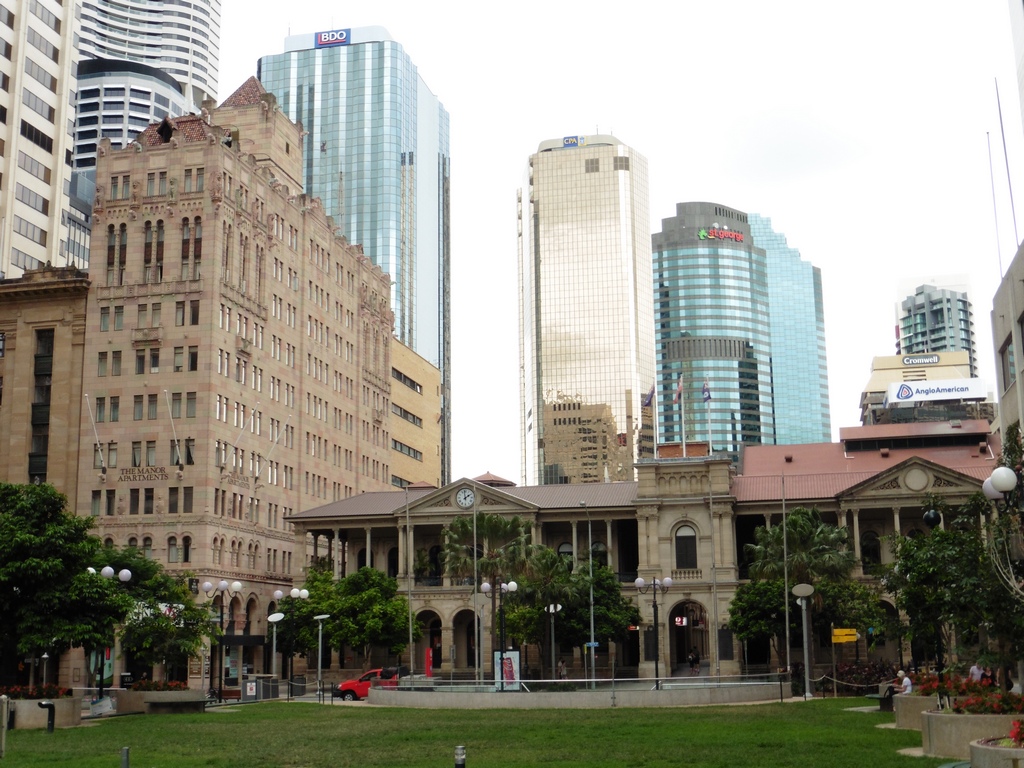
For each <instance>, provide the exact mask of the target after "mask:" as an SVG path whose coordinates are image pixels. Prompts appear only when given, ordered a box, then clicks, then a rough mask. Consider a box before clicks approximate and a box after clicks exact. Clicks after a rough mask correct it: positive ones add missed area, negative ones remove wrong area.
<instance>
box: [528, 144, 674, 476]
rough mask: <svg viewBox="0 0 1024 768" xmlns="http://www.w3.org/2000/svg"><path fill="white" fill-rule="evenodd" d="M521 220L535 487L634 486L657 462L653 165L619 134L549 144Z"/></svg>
mask: <svg viewBox="0 0 1024 768" xmlns="http://www.w3.org/2000/svg"><path fill="white" fill-rule="evenodd" d="M518 217H519V285H520V307H519V347H520V370H521V379H520V389H521V392H522V399H521V403H522V404H521V409H522V413H521V429H522V462H523V478H524V482H525V483H526V484H527V485H547V484H558V483H598V482H605V481H609V480H613V481H614V480H633V479H634V469H633V465H634V463H635V462H636V461H637V460H638V459H640V458H644V457H653V455H654V443H653V415H654V414H653V409H652V408H651V407H650V401H649V398H648V393H649V392H650V391H651V389H652V387H653V386H654V318H653V291H652V272H651V227H650V214H649V204H648V192H647V160H646V159H645V158H644V157H643V156H641V155H640V154H639V153H637V152H635V151H634V150H633V149H631V148H630V147H627V146H626V145H625V144H623V143H622V142H621V141H619V140H618V139H616V138H615V137H614V136H604V135H596V136H568V137H564V138H561V139H555V140H551V141H545V142H542V143H541V145H540V147H539V148H538V150H537V152H536V153H535V154H534V155H532V156H531V157H530V165H529V172H528V179H527V182H526V184H525V186H524V188H523V189H522V190H520V193H519V210H518Z"/></svg>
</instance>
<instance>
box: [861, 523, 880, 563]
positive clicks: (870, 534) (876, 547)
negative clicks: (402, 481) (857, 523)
mask: <svg viewBox="0 0 1024 768" xmlns="http://www.w3.org/2000/svg"><path fill="white" fill-rule="evenodd" d="M860 561H861V563H863V564H864V565H881V563H882V544H881V542H880V541H879V540H878V534H877V533H875V532H874V531H864V533H862V534H861V535H860Z"/></svg>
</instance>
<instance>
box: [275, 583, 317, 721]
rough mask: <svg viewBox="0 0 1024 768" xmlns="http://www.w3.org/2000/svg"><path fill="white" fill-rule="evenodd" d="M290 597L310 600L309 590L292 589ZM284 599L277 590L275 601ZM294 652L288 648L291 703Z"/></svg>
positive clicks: (287, 675)
mask: <svg viewBox="0 0 1024 768" xmlns="http://www.w3.org/2000/svg"><path fill="white" fill-rule="evenodd" d="M288 596H289V597H290V598H292V600H308V599H309V590H308V589H299V588H298V587H292V590H291V592H289V593H288ZM283 597H284V592H282V591H281V590H280V589H275V590H274V599H275V600H281V598H283ZM293 618H294V615H293ZM275 631H276V627H275ZM275 636H276V635H275ZM294 652H295V649H294V648H293V647H291V646H289V647H288V664H287V666H288V672H287V673H286V678H287V680H288V682H287V683H286V685H287V686H288V695H287V697H286V698H287V699H288V700H289V701H291V699H292V683H291V677H292V674H291V673H292V656H293V654H294ZM281 666H285V665H284V664H282V665H281Z"/></svg>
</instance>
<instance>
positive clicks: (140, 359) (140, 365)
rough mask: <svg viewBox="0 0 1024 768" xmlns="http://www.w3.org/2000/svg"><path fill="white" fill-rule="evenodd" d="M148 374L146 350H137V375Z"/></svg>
mask: <svg viewBox="0 0 1024 768" xmlns="http://www.w3.org/2000/svg"><path fill="white" fill-rule="evenodd" d="M145 372H146V350H144V349H137V350H135V373H136V375H138V374H143V373H145Z"/></svg>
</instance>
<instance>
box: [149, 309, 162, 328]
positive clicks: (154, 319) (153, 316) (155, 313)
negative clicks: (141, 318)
mask: <svg viewBox="0 0 1024 768" xmlns="http://www.w3.org/2000/svg"><path fill="white" fill-rule="evenodd" d="M149 317H150V321H151V322H150V326H151V327H153V328H159V327H160V304H151V305H150V307H149Z"/></svg>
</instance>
